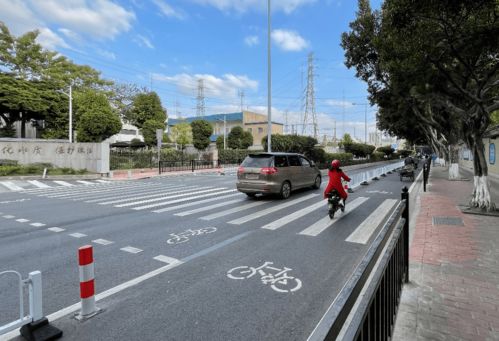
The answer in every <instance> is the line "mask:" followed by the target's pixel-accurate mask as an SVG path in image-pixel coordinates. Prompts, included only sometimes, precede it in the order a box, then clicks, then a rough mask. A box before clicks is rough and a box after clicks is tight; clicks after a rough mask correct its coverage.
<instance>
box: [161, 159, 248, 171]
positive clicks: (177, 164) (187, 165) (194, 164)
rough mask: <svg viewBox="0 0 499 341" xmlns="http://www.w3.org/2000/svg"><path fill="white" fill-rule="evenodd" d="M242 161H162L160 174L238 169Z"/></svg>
mask: <svg viewBox="0 0 499 341" xmlns="http://www.w3.org/2000/svg"><path fill="white" fill-rule="evenodd" d="M241 162H242V160H215V161H205V160H185V161H160V162H159V174H161V173H168V172H178V171H192V172H194V171H196V170H199V169H213V168H220V167H222V166H224V167H231V166H233V167H237V166H239V164H240V163H241Z"/></svg>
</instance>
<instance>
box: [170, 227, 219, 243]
mask: <svg viewBox="0 0 499 341" xmlns="http://www.w3.org/2000/svg"><path fill="white" fill-rule="evenodd" d="M216 230H217V228H216V227H204V228H201V229H194V230H193V229H188V230H185V231H184V232H181V233H170V236H171V238H170V239H168V240H167V241H166V243H167V244H181V243H185V242H187V241H189V237H192V236H200V235H203V234H208V233H213V232H215V231H216Z"/></svg>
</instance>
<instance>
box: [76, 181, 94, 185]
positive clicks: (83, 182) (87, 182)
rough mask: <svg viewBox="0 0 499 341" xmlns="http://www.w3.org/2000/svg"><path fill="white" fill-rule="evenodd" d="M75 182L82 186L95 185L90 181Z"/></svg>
mask: <svg viewBox="0 0 499 341" xmlns="http://www.w3.org/2000/svg"><path fill="white" fill-rule="evenodd" d="M76 182H79V183H80V184H84V185H95V183H93V182H90V181H85V180H76Z"/></svg>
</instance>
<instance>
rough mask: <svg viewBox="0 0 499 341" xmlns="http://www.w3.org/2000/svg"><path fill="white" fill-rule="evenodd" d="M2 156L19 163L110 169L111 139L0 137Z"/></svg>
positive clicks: (92, 170) (107, 170) (107, 171)
mask: <svg viewBox="0 0 499 341" xmlns="http://www.w3.org/2000/svg"><path fill="white" fill-rule="evenodd" d="M0 159H2V160H15V161H17V162H18V163H19V164H22V165H28V164H32V163H40V162H43V163H51V164H52V165H54V166H56V167H68V168H73V169H87V170H88V171H90V172H94V173H109V143H106V142H103V143H69V142H62V141H61V142H56V141H50V140H27V139H22V140H20V139H0Z"/></svg>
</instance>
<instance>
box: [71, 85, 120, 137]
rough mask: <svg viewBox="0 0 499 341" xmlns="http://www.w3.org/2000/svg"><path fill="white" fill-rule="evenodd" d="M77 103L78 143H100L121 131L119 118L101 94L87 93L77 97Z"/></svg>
mask: <svg viewBox="0 0 499 341" xmlns="http://www.w3.org/2000/svg"><path fill="white" fill-rule="evenodd" d="M79 101H80V105H79V106H78V109H77V112H78V117H79V118H78V124H77V132H78V141H80V142H102V141H104V140H105V139H107V138H108V137H110V136H112V135H114V134H117V133H118V132H119V131H120V130H121V121H120V118H119V116H118V115H117V114H116V113H115V112H114V111H113V110H112V109H111V106H110V105H109V102H108V100H107V98H106V96H104V95H103V94H102V93H97V92H95V91H87V92H85V93H84V94H82V95H81V96H80V97H79ZM81 103H85V105H81Z"/></svg>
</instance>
